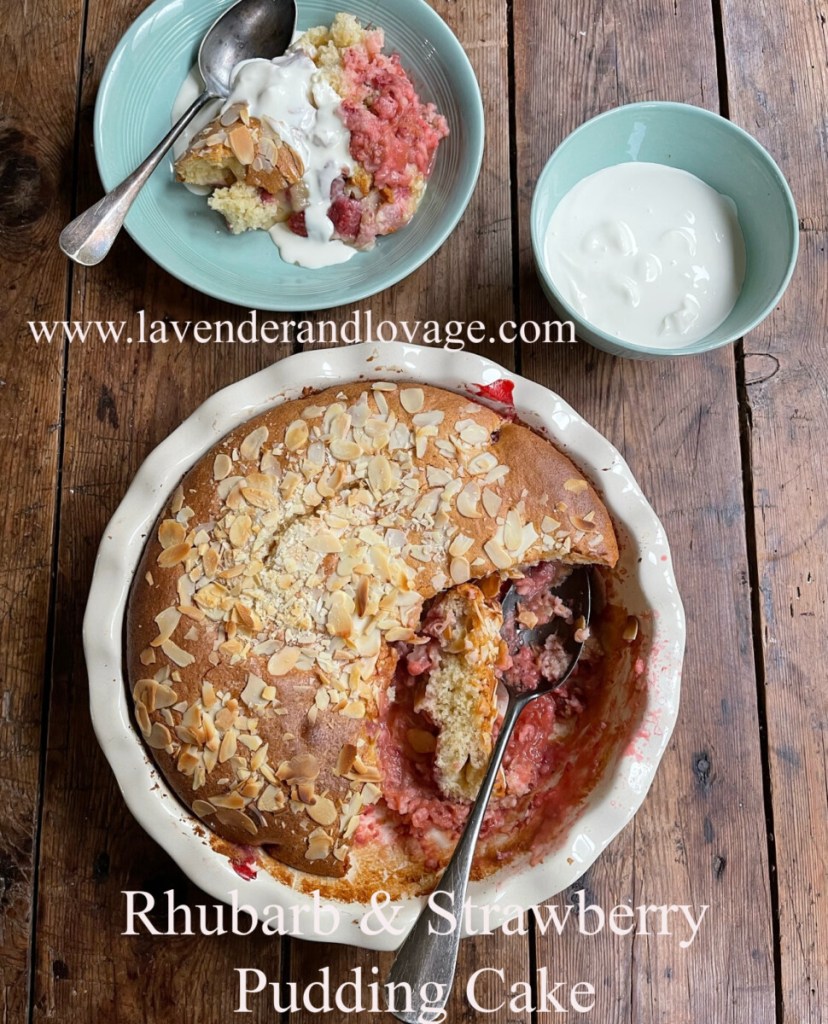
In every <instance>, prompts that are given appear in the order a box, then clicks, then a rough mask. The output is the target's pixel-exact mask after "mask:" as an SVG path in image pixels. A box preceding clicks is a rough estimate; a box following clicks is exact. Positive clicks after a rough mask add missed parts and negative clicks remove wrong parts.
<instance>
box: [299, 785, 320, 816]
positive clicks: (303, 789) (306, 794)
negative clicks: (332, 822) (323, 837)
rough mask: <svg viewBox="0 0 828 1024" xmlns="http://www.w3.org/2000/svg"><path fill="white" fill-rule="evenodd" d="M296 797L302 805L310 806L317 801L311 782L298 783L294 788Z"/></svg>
mask: <svg viewBox="0 0 828 1024" xmlns="http://www.w3.org/2000/svg"><path fill="white" fill-rule="evenodd" d="M296 795H297V797H298V798H299V800H300V802H301V803H303V804H312V803H313V802H314V800H316V799H317V797H316V790H315V789H314V786H313V783H312V782H300V783H299V784H298V785H297V787H296ZM320 824H323V823H320Z"/></svg>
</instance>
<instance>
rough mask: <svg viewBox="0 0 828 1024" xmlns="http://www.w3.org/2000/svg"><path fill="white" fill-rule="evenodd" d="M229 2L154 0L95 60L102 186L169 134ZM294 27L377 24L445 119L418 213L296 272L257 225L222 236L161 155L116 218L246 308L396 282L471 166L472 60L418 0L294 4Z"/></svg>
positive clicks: (200, 282)
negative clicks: (344, 18)
mask: <svg viewBox="0 0 828 1024" xmlns="http://www.w3.org/2000/svg"><path fill="white" fill-rule="evenodd" d="M229 2H230V0H156V2H155V3H153V4H151V5H150V6H149V7H148V8H147V9H146V10H145V11H144V12H143V14H142V15H141V16H140V17H139V18H138V19H137V21H135V22H134V23H133V24H132V26H131V27H130V28H129V30H128V31H127V33H126V34H125V35H124V37H123V38H122V39H121V41H120V42H119V43H118V46H117V48H116V50H115V52H114V54H113V55H112V58H111V60H110V62H109V64H108V66H107V68H106V72H105V73H104V76H103V80H102V82H101V88H100V91H99V93H98V101H97V105H96V108H95V155H96V158H97V162H98V170H99V172H100V175H101V180H102V181H103V184H104V187H105V188H106V189H110V188H112V187H113V186H114V185H116V184H117V183H118V182H119V181H121V180H122V179H123V178H124V177H125V176H126V175H127V174H128V173H129V172H130V171H132V170H133V168H134V167H135V166H136V165H137V164H138V163H140V161H141V160H142V159H143V158H144V156H146V154H147V153H148V152H149V151H150V150H151V149H152V148H153V147H154V146H155V145H156V143H157V142H158V140H159V139H160V138H161V137H162V136H163V135H164V134H165V133H166V132H167V131H168V130H169V126H170V111H171V109H172V105H173V100H174V99H175V96H176V94H177V92H178V90H179V88H180V86H181V83H182V82H183V81H184V79H185V78H186V76H187V73H188V72H189V70H190V68H191V67H192V66H193V64H194V63H195V60H196V52H197V50H198V44H199V43H200V41H201V38H202V36H203V35H204V33H205V32H206V30H207V29H208V28H209V26H210V24H211V23H212V22H213V21H214V20H215V19H216V18H217V17H218V15H219V14H220V13H221V12H222V11H223V10H225V9H226V8H227V7H228V6H229ZM298 10H299V20H298V27H299V28H300V29H306V28H310V27H312V26H313V25H322V24H330V22H331V21H332V20H333V18H334V15H336V14H337V12H338V11H340V10H345V11H348V12H349V13H351V14H354V15H355V16H356V17H357V18H359V19H360V21H362V22H363V23H372V24H374V25H379V26H381V27H382V28H384V29H385V34H386V52H394V51H396V52H398V53H399V54H400V55H401V57H402V62H403V65H404V67H405V68H406V70H407V71H408V72H409V74H410V76H411V79H412V81H413V82H414V84H415V87H416V88H417V90H418V92H419V94H420V96H421V97H422V98H423V99H424V100H430V101H432V102H434V103H435V104H436V105H437V107H438V109H439V110H440V111H441V112H442V113H443V114H444V115H445V117H446V119H447V120H448V123H449V128H450V130H451V134H450V135H449V137H448V138H447V139H445V140H444V141H443V142H442V143H441V145H440V149H439V150H438V153H437V159H436V163H435V167H434V172H433V174H432V176H431V180H430V182H429V185H428V189H427V191H426V195H425V198H424V200H423V202H422V205H421V206H420V209H419V210H418V211H417V215H416V216H415V217H414V219H413V220H412V222H411V224H409V225H408V227H406V228H405V229H404V230H402V231H399V232H397V234H395V235H390V236H388V237H386V238H381V239H379V240H378V242H377V245H376V248H375V249H373V250H372V251H371V252H367V253H358V254H357V255H356V256H355V257H353V259H351V260H350V261H349V262H348V263H346V264H343V265H341V266H338V267H327V268H324V269H322V270H306V269H304V268H302V267H296V266H293V265H291V264H287V263H284V262H282V260H281V258H280V256H279V252H278V250H277V249H276V246H275V245H274V244H273V242H272V241H271V239H270V237H269V236H268V235H267V234H266V233H265V232H249V233H247V234H245V235H238V236H233V235H231V234H230V233H229V232H228V231H227V229H226V227H225V224H224V220H223V219H222V218H221V216H220V215H219V214H217V213H215V212H213V211H212V210H210V209H209V207H208V206H207V202H206V199H205V198H204V197H201V196H195V195H193V194H192V193H190V192H188V191H187V190H186V189H185V188H184V187H183V186H182V185H177V184H176V183H175V181H174V180H173V172H172V157H170V158H169V159H168V160H166V161H165V162H164V163H162V165H161V166H160V167H159V168H158V170H157V171H156V172H155V174H153V176H152V177H151V178H150V180H149V182H148V184H147V185H146V187H145V188H144V189H143V191H142V192H141V194H140V195H139V197H138V199H137V200H136V202H135V205H134V206H133V208H132V210H131V211H130V213H129V216H128V217H127V219H126V228H127V231H129V233H130V234H131V235H132V237H133V238H134V239H135V241H136V242H137V243H138V245H140V246H141V248H142V249H143V250H144V251H145V252H146V253H147V254H148V255H149V256H150V257H152V259H153V260H155V262H156V263H158V264H159V265H160V266H162V267H163V268H164V269H165V270H167V271H169V273H171V274H174V275H175V276H176V277H177V278H179V279H180V280H182V281H184V282H185V283H186V284H188V285H191V286H192V287H193V288H197V289H198V290H199V291H202V292H205V293H206V294H208V295H212V296H214V297H216V298H219V299H225V300H227V301H229V302H234V303H236V304H238V305H241V306H245V307H248V308H256V309H263V310H281V311H297V312H302V311H309V310H314V309H329V308H332V307H334V306H339V305H344V304H347V303H351V302H355V301H357V300H358V299H363V298H366V297H367V296H369V295H374V294H375V293H376V292H379V291H382V290H383V289H384V288H388V287H389V286H390V285H392V284H396V282H398V281H400V280H402V279H403V278H404V277H406V276H407V275H408V274H410V273H411V272H412V271H413V270H415V269H416V268H417V267H419V266H420V265H421V264H423V263H424V262H425V261H426V260H427V259H428V258H429V257H430V256H431V255H432V254H433V253H434V252H436V250H437V249H438V248H439V247H440V246H441V245H442V244H443V242H445V240H446V239H447V238H448V236H449V235H450V234H451V232H452V230H453V229H454V227H455V225H456V224H457V222H458V221H459V219H460V217H461V216H462V214H463V211H464V210H465V208H466V206H467V205H468V202H469V199H470V198H471V195H472V192H473V191H474V186H475V184H476V181H477V177H478V174H479V172H480V164H481V160H482V157H483V135H484V131H483V105H482V102H481V99H480V90H479V88H478V85H477V80H476V78H475V75H474V71H473V70H472V67H471V64H470V63H469V60H468V58H467V56H466V54H465V51H464V50H463V47H462V46H461V45H460V42H459V41H458V40H457V38H456V36H455V35H454V34H453V33H452V31H451V30H450V29H449V27H448V26H447V25H446V23H445V22H444V21H443V20H442V19H441V18H440V17H439V15H437V14H436V13H435V12H434V11H433V10H432V9H431V8H430V7H429V6H428V4H427V3H425V0H345V2H343V0H299V3H298Z"/></svg>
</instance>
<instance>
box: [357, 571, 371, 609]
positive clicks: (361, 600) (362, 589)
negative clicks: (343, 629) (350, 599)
mask: <svg viewBox="0 0 828 1024" xmlns="http://www.w3.org/2000/svg"><path fill="white" fill-rule="evenodd" d="M369 591H370V582H369V580H368V577H367V576H362V577H361V578H360V581H359V583H357V588H356V595H355V600H354V611H355V612H356V613H357V615H358V616H359V617H360V618H361V617H362V616H363V615H364V614H365V610H366V609H367V607H368V594H369Z"/></svg>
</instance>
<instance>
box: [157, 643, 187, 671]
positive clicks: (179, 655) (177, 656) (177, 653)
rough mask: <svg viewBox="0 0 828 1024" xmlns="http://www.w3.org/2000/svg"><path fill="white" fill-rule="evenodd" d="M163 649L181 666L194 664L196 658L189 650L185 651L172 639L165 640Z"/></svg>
mask: <svg viewBox="0 0 828 1024" xmlns="http://www.w3.org/2000/svg"><path fill="white" fill-rule="evenodd" d="M161 650H162V651H163V652H164V654H166V655H167V657H168V658H169V659H170V661H171V662H173V664H175V665H178V667H179V668H186V667H187V666H188V665H192V663H193V662H194V661H195V658H194V657H193V655H192V654H190V653H189V652H188V651H183V650H182V649H181V648H180V647H179V646H178V644H176V643H173V641H172V640H165V641H164V643H163V644H161Z"/></svg>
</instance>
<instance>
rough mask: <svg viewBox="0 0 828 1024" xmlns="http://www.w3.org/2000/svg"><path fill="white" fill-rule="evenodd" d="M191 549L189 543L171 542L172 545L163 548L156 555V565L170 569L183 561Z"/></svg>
mask: <svg viewBox="0 0 828 1024" xmlns="http://www.w3.org/2000/svg"><path fill="white" fill-rule="evenodd" d="M191 551H192V548H191V547H190V545H189V544H173V545H172V547H169V548H164V550H163V551H162V552H161V554H160V555H159V556H158V559H157V561H158V565H159V566H160V568H162V569H172V567H173V566H174V565H178V563H179V562H183V561H184V560H185V559H186V558H187V556H188V555H189V553H190V552H191Z"/></svg>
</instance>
